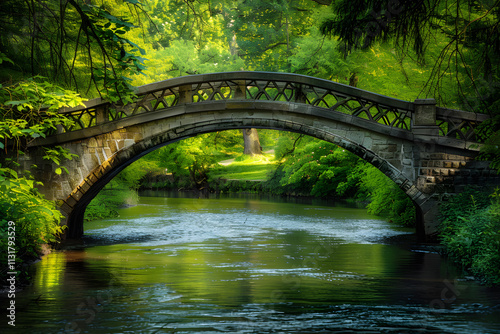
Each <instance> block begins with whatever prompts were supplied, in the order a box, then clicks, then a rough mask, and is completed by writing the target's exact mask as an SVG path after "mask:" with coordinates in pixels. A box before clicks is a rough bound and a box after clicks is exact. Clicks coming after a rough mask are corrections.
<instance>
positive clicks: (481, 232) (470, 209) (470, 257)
mask: <svg viewBox="0 0 500 334" xmlns="http://www.w3.org/2000/svg"><path fill="white" fill-rule="evenodd" d="M491 197H492V198H493V201H491V199H490V198H489V196H488V195H487V194H485V193H483V192H480V191H478V190H476V189H474V188H468V189H466V190H465V191H464V192H463V193H461V194H459V195H456V196H454V197H453V198H451V199H450V200H449V201H448V202H447V203H445V204H444V205H443V206H442V209H441V219H440V237H441V243H442V244H443V245H444V246H445V247H446V253H447V254H448V255H449V256H450V258H451V259H453V260H454V261H455V262H456V263H458V264H459V265H460V266H461V267H462V268H463V269H464V270H465V271H468V272H470V273H471V274H473V275H474V276H477V277H478V278H480V279H481V280H482V281H483V282H484V283H486V284H488V285H498V284H500V195H499V193H498V190H497V191H495V193H493V194H492V195H491Z"/></svg>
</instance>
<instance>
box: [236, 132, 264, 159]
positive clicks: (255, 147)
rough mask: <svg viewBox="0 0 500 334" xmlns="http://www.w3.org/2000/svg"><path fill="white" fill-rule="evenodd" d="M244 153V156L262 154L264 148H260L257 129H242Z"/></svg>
mask: <svg viewBox="0 0 500 334" xmlns="http://www.w3.org/2000/svg"><path fill="white" fill-rule="evenodd" d="M241 132H242V133H243V143H244V147H245V149H244V151H243V154H247V155H250V156H253V155H259V154H262V147H261V146H260V141H259V133H258V132H257V129H253V128H252V129H242V130H241Z"/></svg>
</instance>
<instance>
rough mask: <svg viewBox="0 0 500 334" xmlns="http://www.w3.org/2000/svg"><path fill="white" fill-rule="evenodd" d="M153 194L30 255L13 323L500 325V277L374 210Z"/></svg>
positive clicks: (136, 329)
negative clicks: (479, 272)
mask: <svg viewBox="0 0 500 334" xmlns="http://www.w3.org/2000/svg"><path fill="white" fill-rule="evenodd" d="M142 195H143V196H141V197H140V203H139V205H137V206H135V207H130V208H125V209H122V210H120V217H119V218H115V219H107V220H100V221H94V222H89V223H85V233H86V236H85V238H84V239H83V242H82V243H81V244H74V245H71V246H67V247H66V249H65V250H62V251H57V252H53V253H51V254H49V255H48V256H46V257H44V258H43V259H42V260H41V261H39V262H38V263H36V264H35V265H34V266H33V270H34V274H33V285H32V286H29V287H27V288H26V289H24V290H23V291H22V292H19V293H17V294H16V306H17V307H16V327H15V328H13V327H10V328H8V331H7V333H317V332H320V333H467V334H469V333H500V289H498V288H487V287H485V286H482V285H480V284H479V283H478V282H476V281H473V280H470V279H467V278H466V277H463V276H462V275H461V273H460V271H459V270H458V269H457V268H456V267H454V266H453V265H452V264H451V263H450V262H449V261H447V260H446V259H445V258H443V257H441V256H440V255H439V254H438V253H437V252H436V250H435V247H433V246H422V245H418V244H416V243H415V242H414V241H413V240H414V231H413V230H412V229H407V228H398V227H395V226H394V225H391V224H390V223H388V222H386V221H384V220H383V219H380V218H378V217H374V216H371V215H369V214H367V213H366V210H363V209H359V208H352V207H345V206H337V205H325V204H324V203H320V202H307V201H299V200H293V201H288V202H287V201H284V200H276V199H274V200H273V199H269V198H261V197H259V196H246V197H245V196H242V197H241V198H187V197H184V198H183V197H172V196H170V197H164V196H163V195H164V194H158V193H146V194H142ZM145 195H147V196H145ZM153 195H154V196H153ZM160 195H161V196H160ZM2 302H4V301H2ZM4 306H5V304H4V303H3V304H2V309H4ZM6 323H7V321H6V320H5V319H4V320H3V321H2V323H1V324H0V326H1V327H0V330H2V333H5V331H4V330H3V329H5V327H8V326H6ZM2 328H3V329H2Z"/></svg>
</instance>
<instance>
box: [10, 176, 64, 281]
mask: <svg viewBox="0 0 500 334" xmlns="http://www.w3.org/2000/svg"><path fill="white" fill-rule="evenodd" d="M35 186H36V183H35V182H34V181H33V180H30V179H28V178H25V177H23V178H18V177H17V174H16V173H15V172H14V171H12V170H10V169H7V168H0V217H1V218H0V247H1V249H2V250H5V251H7V250H8V248H7V247H8V246H10V247H11V249H13V250H14V251H15V257H16V261H15V262H16V267H15V270H19V269H20V266H19V265H20V264H22V263H23V261H24V260H26V259H30V258H37V257H38V255H39V253H40V252H41V246H42V244H54V243H56V242H57V241H58V237H59V235H60V234H61V233H62V232H63V227H64V226H60V225H59V223H60V221H61V217H62V215H61V213H60V212H59V210H57V209H56V207H55V204H54V202H52V201H49V200H46V199H45V198H44V197H43V195H41V194H40V193H39V192H38V190H37V189H36V188H34V187H35ZM9 221H12V222H13V224H12V223H11V224H9ZM7 262H8V259H7V256H2V258H1V259H0V265H1V268H2V269H1V270H2V272H1V275H0V276H1V277H3V276H4V275H5V274H6V272H7V271H14V269H12V268H8V267H7ZM20 278H21V279H23V280H24V278H25V277H24V276H21V277H20Z"/></svg>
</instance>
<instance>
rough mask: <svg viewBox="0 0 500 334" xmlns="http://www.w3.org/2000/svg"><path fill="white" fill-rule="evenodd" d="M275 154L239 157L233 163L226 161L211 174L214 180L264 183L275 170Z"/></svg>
mask: <svg viewBox="0 0 500 334" xmlns="http://www.w3.org/2000/svg"><path fill="white" fill-rule="evenodd" d="M274 163H275V161H274V154H272V153H270V154H269V153H268V154H263V155H262V156H254V157H250V156H244V155H241V156H238V157H236V158H235V159H234V160H232V161H227V160H226V161H225V162H224V164H223V165H220V167H219V168H217V169H216V170H215V171H213V172H211V173H210V176H211V177H212V178H222V179H227V180H242V181H246V180H252V181H264V180H266V179H267V177H268V175H269V173H270V172H272V171H273V170H274V168H275V164H274Z"/></svg>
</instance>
